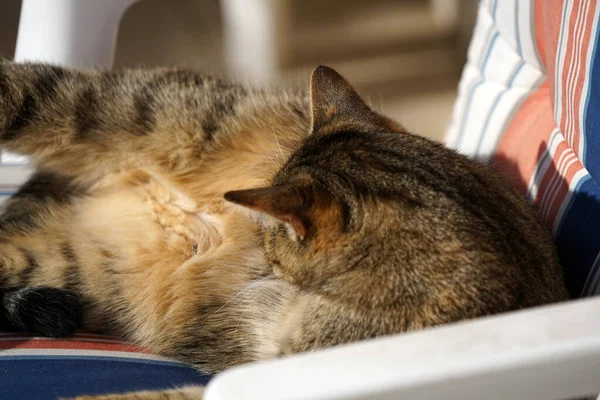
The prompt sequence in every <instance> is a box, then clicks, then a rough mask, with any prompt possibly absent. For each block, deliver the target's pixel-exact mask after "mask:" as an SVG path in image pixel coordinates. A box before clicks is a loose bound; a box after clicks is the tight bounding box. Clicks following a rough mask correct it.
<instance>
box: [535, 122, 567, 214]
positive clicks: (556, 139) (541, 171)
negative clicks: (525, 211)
mask: <svg viewBox="0 0 600 400" xmlns="http://www.w3.org/2000/svg"><path fill="white" fill-rule="evenodd" d="M562 141H563V140H562V137H561V135H560V131H559V130H558V128H556V129H554V130H553V131H552V133H551V134H550V139H549V140H548V148H547V149H546V151H545V153H544V154H543V155H542V158H544V161H543V162H541V163H540V162H538V164H537V165H536V166H535V169H534V171H533V174H532V175H531V178H530V179H529V184H528V185H527V193H528V196H529V199H530V201H532V202H533V201H535V200H536V198H537V194H538V190H539V188H540V184H541V183H542V180H544V177H545V176H546V173H547V172H548V169H549V168H550V165H552V154H554V152H556V148H557V147H558V145H559V144H560V143H561V142H562Z"/></svg>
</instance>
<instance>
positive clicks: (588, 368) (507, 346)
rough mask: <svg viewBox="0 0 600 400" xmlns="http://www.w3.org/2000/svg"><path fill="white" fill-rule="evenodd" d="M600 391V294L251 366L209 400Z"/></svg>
mask: <svg viewBox="0 0 600 400" xmlns="http://www.w3.org/2000/svg"><path fill="white" fill-rule="evenodd" d="M599 392H600V298H592V299H585V300H577V301H571V302H567V303H562V304H557V305H552V306H546V307H540V308H535V309H528V310H523V311H518V312H512V313H506V314H502V315H497V316H492V317H486V318H480V319H477V320H472V321H466V322H460V323H456V324H451V325H446V326H442V327H438V328H435V329H428V330H424V331H420V332H414V333H408V334H403V335H396V336H390V337H385V338H379V339H376V340H370V341H363V342H359V343H354V344H350V345H344V346H338V347H335V348H331V349H327V350H323V351H318V352H313V353H311V354H302V355H297V356H293V357H289V358H285V359H279V360H273V361H267V362H262V363H255V364H249V365H245V366H241V367H237V368H233V369H231V370H229V371H226V372H224V373H222V374H220V375H218V376H216V377H215V378H214V379H213V381H212V382H211V383H210V384H209V385H208V388H207V392H206V399H207V400H233V399H235V400H244V399H252V400H256V399H260V400H270V399H273V400H275V399H277V400H280V399H303V400H317V399H318V400H342V399H348V400H349V399H363V400H375V399H377V400H383V399H458V398H460V399H481V398H485V399H489V400H495V399H497V400H505V399H509V398H519V399H532V400H535V399H544V400H548V399H560V398H568V397H571V398H572V397H574V396H582V395H590V394H594V393H599Z"/></svg>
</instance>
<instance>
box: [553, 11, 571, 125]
mask: <svg viewBox="0 0 600 400" xmlns="http://www.w3.org/2000/svg"><path fill="white" fill-rule="evenodd" d="M572 10H573V0H565V2H564V3H563V10H562V22H561V28H560V34H559V36H558V47H557V51H556V64H555V69H554V70H555V82H554V120H555V121H556V125H557V126H560V124H561V121H562V107H563V105H562V86H563V82H562V74H563V68H564V65H565V54H566V51H567V43H568V42H569V24H568V21H569V19H570V16H571V11H572Z"/></svg>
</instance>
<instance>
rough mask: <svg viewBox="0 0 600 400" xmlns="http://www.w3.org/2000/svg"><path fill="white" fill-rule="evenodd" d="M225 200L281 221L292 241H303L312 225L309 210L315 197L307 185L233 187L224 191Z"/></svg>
mask: <svg viewBox="0 0 600 400" xmlns="http://www.w3.org/2000/svg"><path fill="white" fill-rule="evenodd" d="M225 200H227V201H230V202H232V203H235V204H238V205H240V206H243V207H246V208H249V209H251V210H253V211H256V212H259V213H262V214H266V215H268V216H270V217H272V218H275V219H277V220H279V221H281V222H283V223H284V224H286V227H287V228H288V233H289V234H290V237H291V238H292V239H294V240H298V239H300V240H303V239H304V238H305V237H306V234H307V232H308V229H309V227H310V225H311V223H310V221H309V213H310V210H311V208H312V206H313V203H314V196H313V191H312V189H311V188H310V187H309V186H297V185H291V184H284V185H276V186H270V187H265V188H258V189H247V190H235V191H231V192H227V193H225Z"/></svg>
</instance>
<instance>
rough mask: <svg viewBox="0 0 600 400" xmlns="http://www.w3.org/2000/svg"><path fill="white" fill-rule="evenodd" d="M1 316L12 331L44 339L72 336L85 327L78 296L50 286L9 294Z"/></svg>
mask: <svg viewBox="0 0 600 400" xmlns="http://www.w3.org/2000/svg"><path fill="white" fill-rule="evenodd" d="M1 301H2V309H1V310H0V313H1V314H2V317H3V319H5V320H6V323H7V325H8V327H9V328H11V329H15V330H18V331H20V332H27V333H33V334H34V335H39V336H45V337H67V336H71V335H72V334H73V333H75V331H76V330H77V329H79V328H80V327H81V326H82V323H83V306H82V304H81V302H80V299H79V296H77V295H76V294H74V293H72V292H69V291H67V290H63V289H57V288H53V287H48V286H29V287H23V288H17V289H12V290H9V291H6V292H5V293H4V294H3V296H2V299H1Z"/></svg>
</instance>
